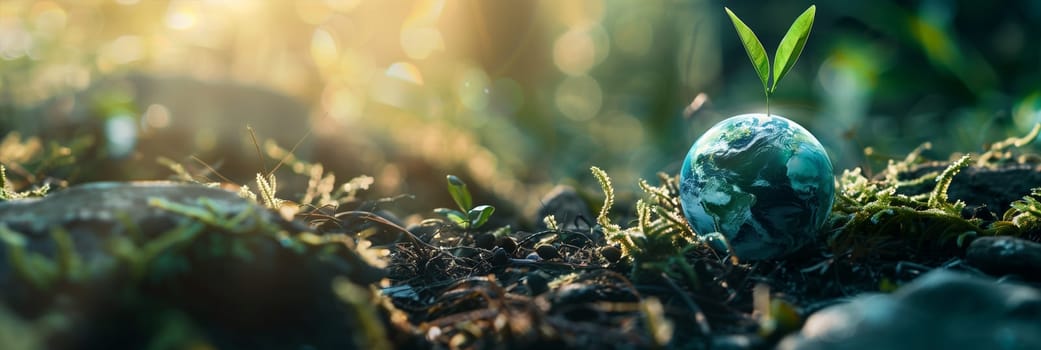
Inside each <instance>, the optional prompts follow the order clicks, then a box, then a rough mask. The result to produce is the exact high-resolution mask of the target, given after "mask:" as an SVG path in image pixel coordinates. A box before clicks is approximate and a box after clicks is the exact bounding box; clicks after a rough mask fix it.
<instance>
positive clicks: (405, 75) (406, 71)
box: [386, 62, 423, 85]
mask: <svg viewBox="0 0 1041 350" xmlns="http://www.w3.org/2000/svg"><path fill="white" fill-rule="evenodd" d="M386 75H387V76H388V77H392V78H397V79H400V80H404V81H407V82H410V83H413V84H416V85H423V75H422V74H420V73H419V68H416V66H415V65H413V64H411V63H408V62H397V63H394V64H391V65H390V67H388V68H387V71H386Z"/></svg>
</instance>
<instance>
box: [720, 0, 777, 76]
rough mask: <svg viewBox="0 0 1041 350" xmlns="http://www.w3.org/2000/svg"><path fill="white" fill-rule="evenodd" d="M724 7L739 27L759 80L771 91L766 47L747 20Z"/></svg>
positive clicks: (736, 27)
mask: <svg viewBox="0 0 1041 350" xmlns="http://www.w3.org/2000/svg"><path fill="white" fill-rule="evenodd" d="M723 9H725V10H726V11H727V14H728V15H730V21H732V22H734V29H737V35H738V36H740V37H741V43H742V44H744V46H745V52H747V53H748V59H750V60H752V66H755V73H756V74H758V75H759V80H761V81H762V82H763V89H764V90H767V91H768V92H769V90H768V87H769V79H770V58H769V57H767V56H766V49H764V48H763V43H761V42H759V38H758V37H756V36H755V33H753V32H752V29H751V28H748V26H747V25H745V22H741V19H739V18H737V15H735V14H734V12H732V11H730V9H729V8H726V7H724V8H723Z"/></svg>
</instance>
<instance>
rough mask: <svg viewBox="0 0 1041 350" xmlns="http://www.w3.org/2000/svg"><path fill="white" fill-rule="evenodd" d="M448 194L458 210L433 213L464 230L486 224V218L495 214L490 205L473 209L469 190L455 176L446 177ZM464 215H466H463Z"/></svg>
mask: <svg viewBox="0 0 1041 350" xmlns="http://www.w3.org/2000/svg"><path fill="white" fill-rule="evenodd" d="M448 193H449V194H451V195H452V199H453V200H455V204H456V205H457V206H459V210H454V209H448V208H437V209H434V212H435V213H437V214H438V215H441V216H444V217H445V218H446V219H448V220H449V221H451V222H453V223H455V224H456V225H458V226H459V227H462V228H464V229H472V228H478V227H481V226H482V225H484V223H486V222H488V218H490V217H491V216H492V213H493V212H495V207H493V206H490V205H478V206H476V207H473V199H472V198H471V197H470V190H468V189H466V183H465V182H463V180H460V179H459V178H458V177H456V176H455V175H448ZM463 213H466V214H463Z"/></svg>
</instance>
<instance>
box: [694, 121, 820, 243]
mask: <svg viewBox="0 0 1041 350" xmlns="http://www.w3.org/2000/svg"><path fill="white" fill-rule="evenodd" d="M834 196H835V182H834V177H833V175H832V165H831V160H830V159H829V158H828V154H827V152H825V150H824V147H823V146H821V144H820V142H819V141H817V139H816V138H815V137H813V135H812V134H810V132H809V131H806V129H804V128H803V127H802V126H800V125H799V124H796V123H795V122H793V121H791V120H788V119H786V118H783V117H780V116H776V115H770V116H767V115H765V114H743V115H739V116H735V117H731V118H729V119H726V120H724V121H722V122H720V123H719V124H716V125H715V126H713V127H712V128H711V129H709V130H708V131H706V132H705V133H704V134H703V135H701V137H700V138H698V140H697V141H696V142H694V145H693V146H691V148H690V152H688V153H687V157H686V158H685V159H684V160H683V169H682V170H681V173H680V200H681V203H682V205H683V214H684V215H685V216H686V217H687V221H688V222H690V224H691V226H692V227H693V228H694V230H695V231H697V232H698V233H699V234H708V233H712V232H719V233H721V234H722V235H723V236H724V237H726V238H727V241H728V242H729V244H730V246H731V248H732V249H733V252H734V254H735V255H736V256H737V257H738V258H741V259H747V260H763V259H773V258H779V257H782V256H784V255H785V254H788V253H791V252H793V251H795V250H797V249H799V248H800V247H802V246H804V245H806V244H807V243H808V242H811V241H813V239H814V238H815V237H816V236H817V233H818V231H819V230H820V228H821V226H822V225H823V224H824V221H825V219H827V217H828V213H829V212H830V211H831V205H832V201H833V200H834Z"/></svg>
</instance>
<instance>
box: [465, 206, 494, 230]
mask: <svg viewBox="0 0 1041 350" xmlns="http://www.w3.org/2000/svg"><path fill="white" fill-rule="evenodd" d="M494 212H495V207H493V206H490V205H479V206H477V207H476V208H473V209H470V212H469V213H467V216H469V219H470V227H471V228H478V227H481V225H484V223H486V222H488V218H490V217H491V216H492V213H494Z"/></svg>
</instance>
